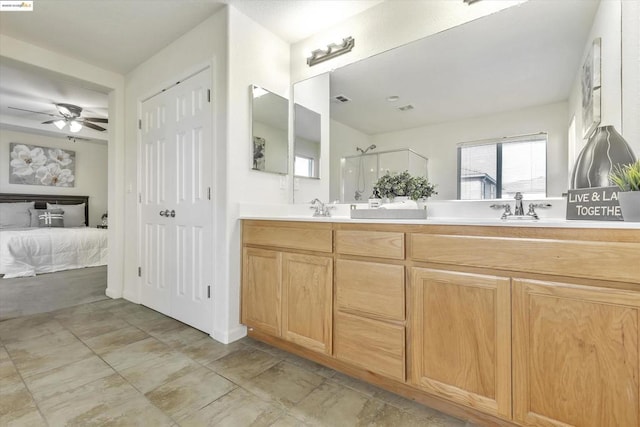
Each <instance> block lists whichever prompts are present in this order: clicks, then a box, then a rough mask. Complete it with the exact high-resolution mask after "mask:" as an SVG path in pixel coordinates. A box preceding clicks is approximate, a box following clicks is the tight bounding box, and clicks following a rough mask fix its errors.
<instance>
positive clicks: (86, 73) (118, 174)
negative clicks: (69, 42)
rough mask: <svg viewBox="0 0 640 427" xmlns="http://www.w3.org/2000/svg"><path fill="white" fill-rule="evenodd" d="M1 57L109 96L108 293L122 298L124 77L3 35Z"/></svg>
mask: <svg viewBox="0 0 640 427" xmlns="http://www.w3.org/2000/svg"><path fill="white" fill-rule="evenodd" d="M0 55H1V56H3V57H6V58H11V59H13V60H16V61H20V62H23V63H25V64H29V65H33V66H35V67H40V68H43V69H46V70H50V71H52V72H56V73H59V74H62V75H65V76H68V77H69V78H72V79H75V80H81V81H82V82H84V84H85V85H88V86H90V87H93V88H95V89H96V90H100V91H101V92H104V93H108V94H109V135H108V136H107V139H108V160H109V165H108V169H109V176H108V179H107V180H108V199H109V201H108V206H109V266H108V277H107V291H106V294H107V295H108V296H110V297H112V298H119V297H121V296H122V283H123V278H124V272H123V264H124V250H123V246H124V240H125V239H124V236H125V234H124V229H123V224H124V203H123V199H124V181H123V177H124V141H125V135H124V118H125V109H124V77H123V76H122V75H120V74H117V73H114V72H112V71H108V70H105V69H102V68H99V67H96V66H94V65H91V64H87V63H85V62H82V61H79V60H77V59H75V58H71V57H69V56H66V55H61V54H59V53H57V52H54V51H50V50H47V49H43V48H41V47H38V46H34V45H31V44H29V43H25V42H23V41H20V40H16V39H13V38H11V37H7V36H5V35H2V34H0Z"/></svg>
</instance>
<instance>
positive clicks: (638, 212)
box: [609, 160, 640, 222]
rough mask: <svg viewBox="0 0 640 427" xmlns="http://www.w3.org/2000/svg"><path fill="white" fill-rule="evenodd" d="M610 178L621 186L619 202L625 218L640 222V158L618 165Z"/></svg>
mask: <svg viewBox="0 0 640 427" xmlns="http://www.w3.org/2000/svg"><path fill="white" fill-rule="evenodd" d="M609 179H611V182H613V183H614V184H615V185H617V186H618V188H620V191H619V192H618V202H619V203H620V209H621V210H622V217H623V218H624V220H625V221H634V222H640V160H637V161H635V162H634V163H630V164H626V165H616V166H615V167H614V168H613V171H612V172H611V174H610V175H609Z"/></svg>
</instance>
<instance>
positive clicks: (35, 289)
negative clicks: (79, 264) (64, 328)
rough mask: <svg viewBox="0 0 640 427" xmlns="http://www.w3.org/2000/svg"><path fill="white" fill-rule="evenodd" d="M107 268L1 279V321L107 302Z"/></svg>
mask: <svg viewBox="0 0 640 427" xmlns="http://www.w3.org/2000/svg"><path fill="white" fill-rule="evenodd" d="M106 289H107V266H100V267H90V268H80V269H77V270H68V271H59V272H56V273H47V274H39V275H37V276H35V277H19V278H16V279H5V278H0V320H5V319H10V318H13V317H18V316H26V315H30V314H36V313H46V312H49V311H54V310H58V309H61V308H65V307H71V306H74V305H78V304H84V303H89V302H94V301H100V300H104V299H107V296H106V295H105V294H104V292H105V290H106Z"/></svg>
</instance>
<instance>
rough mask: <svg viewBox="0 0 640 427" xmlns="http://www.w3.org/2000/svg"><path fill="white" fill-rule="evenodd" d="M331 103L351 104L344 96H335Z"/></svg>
mask: <svg viewBox="0 0 640 427" xmlns="http://www.w3.org/2000/svg"><path fill="white" fill-rule="evenodd" d="M333 101H334V102H340V103H343V102H351V99H350V98H347V97H346V96H344V95H336V96H334V97H333Z"/></svg>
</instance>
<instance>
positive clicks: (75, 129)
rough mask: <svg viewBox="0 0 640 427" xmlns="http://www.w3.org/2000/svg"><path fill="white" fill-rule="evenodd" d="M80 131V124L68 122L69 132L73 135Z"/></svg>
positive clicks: (72, 121) (73, 121)
mask: <svg viewBox="0 0 640 427" xmlns="http://www.w3.org/2000/svg"><path fill="white" fill-rule="evenodd" d="M81 129H82V124H81V123H80V122H76V121H75V120H71V121H70V122H69V130H70V131H71V132H73V133H76V132H80V130H81Z"/></svg>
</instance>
